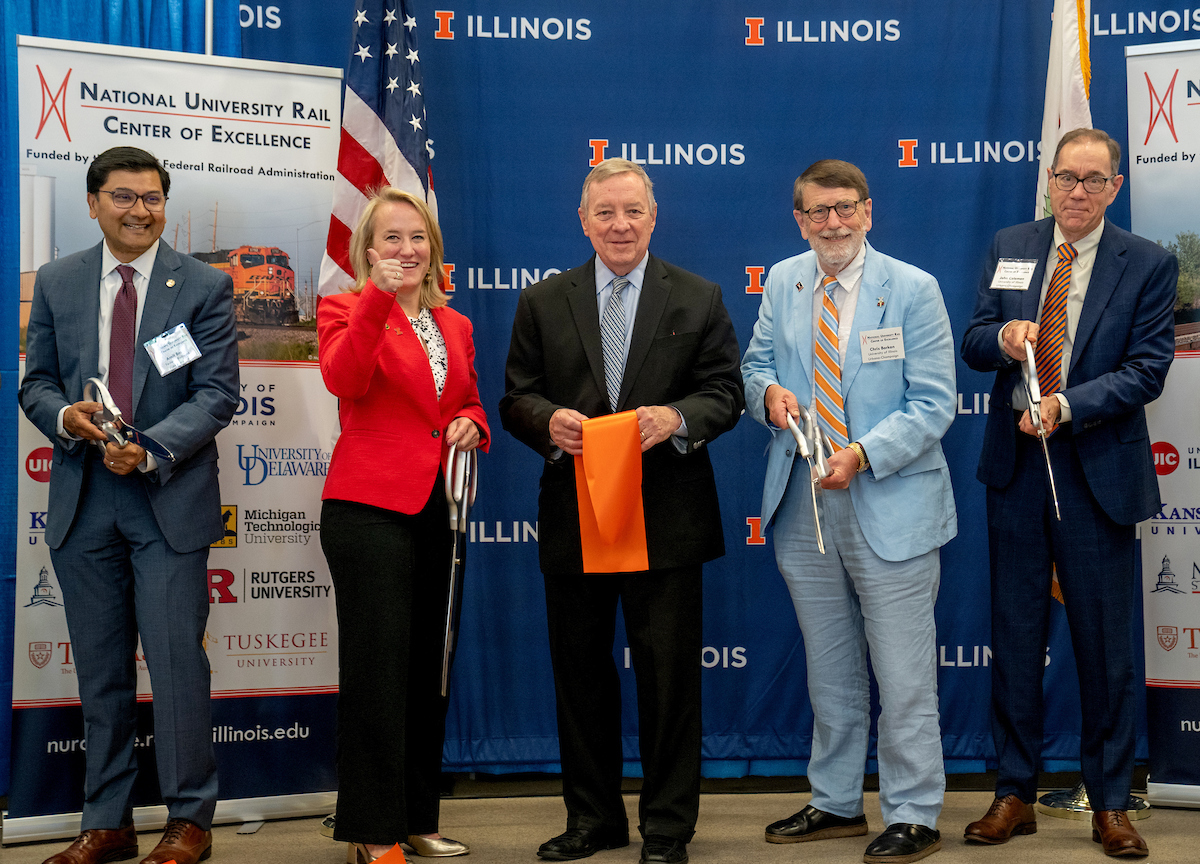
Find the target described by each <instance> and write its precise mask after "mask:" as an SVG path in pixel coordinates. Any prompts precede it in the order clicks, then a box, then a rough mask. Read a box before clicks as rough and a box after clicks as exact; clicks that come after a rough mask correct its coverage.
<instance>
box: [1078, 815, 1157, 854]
mask: <svg viewBox="0 0 1200 864" xmlns="http://www.w3.org/2000/svg"><path fill="white" fill-rule="evenodd" d="M1092 839H1093V840H1095V841H1096V842H1097V843H1100V844H1102V845H1103V846H1104V854H1105V855H1111V856H1113V857H1114V858H1145V857H1146V856H1147V855H1149V854H1150V849H1149V847H1147V846H1146V841H1145V840H1143V839H1142V835H1140V834H1138V832H1137V829H1136V828H1134V827H1133V824H1132V823H1131V822H1130V821H1129V815H1128V814H1127V813H1126V812H1125V811H1124V810H1100V811H1099V812H1096V813H1093V814H1092Z"/></svg>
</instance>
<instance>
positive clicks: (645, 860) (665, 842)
mask: <svg viewBox="0 0 1200 864" xmlns="http://www.w3.org/2000/svg"><path fill="white" fill-rule="evenodd" d="M687 860H688V854H687V844H686V843H684V842H683V841H682V840H679V839H677V838H675V837H665V836H663V835H662V834H650V835H648V836H647V837H646V840H645V842H643V843H642V857H641V864H687Z"/></svg>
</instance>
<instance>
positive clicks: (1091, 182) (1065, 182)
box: [1054, 171, 1117, 195]
mask: <svg viewBox="0 0 1200 864" xmlns="http://www.w3.org/2000/svg"><path fill="white" fill-rule="evenodd" d="M1116 176H1117V175H1116V174H1113V175H1112V177H1101V176H1100V175H1099V174H1091V175H1089V176H1087V177H1083V178H1079V177H1076V176H1075V175H1074V174H1072V173H1071V172H1069V171H1064V172H1063V173H1062V174H1055V175H1054V185H1055V186H1057V187H1058V188H1059V189H1061V190H1062V191H1064V192H1070V191H1071V190H1072V189H1074V188H1075V187H1076V186H1078V185H1079V184H1080V183H1082V184H1083V189H1084V191H1085V192H1090V193H1091V194H1092V195H1096V194H1098V193H1100V192H1103V191H1104V187H1105V186H1107V185H1108V181H1109V180H1111V179H1113V177H1116Z"/></svg>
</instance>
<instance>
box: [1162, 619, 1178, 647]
mask: <svg viewBox="0 0 1200 864" xmlns="http://www.w3.org/2000/svg"><path fill="white" fill-rule="evenodd" d="M1178 643H1179V629H1178V628H1176V627H1170V626H1168V625H1166V624H1160V625H1158V644H1159V645H1161V646H1162V648H1163V650H1164V651H1170V650H1171V649H1172V648H1174V647H1175V646H1176V645H1177V644H1178Z"/></svg>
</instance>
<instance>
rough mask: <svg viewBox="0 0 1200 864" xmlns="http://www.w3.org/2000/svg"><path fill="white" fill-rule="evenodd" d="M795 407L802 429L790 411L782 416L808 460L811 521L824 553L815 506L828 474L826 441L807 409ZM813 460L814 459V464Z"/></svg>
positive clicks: (819, 545) (818, 543)
mask: <svg viewBox="0 0 1200 864" xmlns="http://www.w3.org/2000/svg"><path fill="white" fill-rule="evenodd" d="M797 407H798V408H800V419H801V420H803V421H804V430H803V431H801V429H800V427H799V426H797V425H796V421H795V419H794V418H793V417H792V415H791V413H790V412H787V411H785V412H784V417H786V418H787V425H788V431H790V432H791V433H792V437H793V438H795V439H796V449H797V450H798V451H799V453H800V455H801V456H803V457H804V459H805V461H806V462H808V476H809V484H808V491H809V494H810V495H811V496H812V506H813V523H814V524H815V525H816V528H817V549H818V550H820V552H821V554H822V555H824V554H825V538H824V537H823V536H822V534H821V511H820V508H818V507H817V488H818V487H819V486H820V483H821V481H822V480H823V479H825V478H826V477H828V476H829V462H828V461H827V460H826V457H825V446H826V441H825V438H824V433H823V432H822V431H821V427H820V426H818V425H817V424H816V423H813V421H812V417H811V416H810V415H809V413H808V411H806V410H805V409H804V408H803V406H797ZM814 460H816V461H815V464H814Z"/></svg>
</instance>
